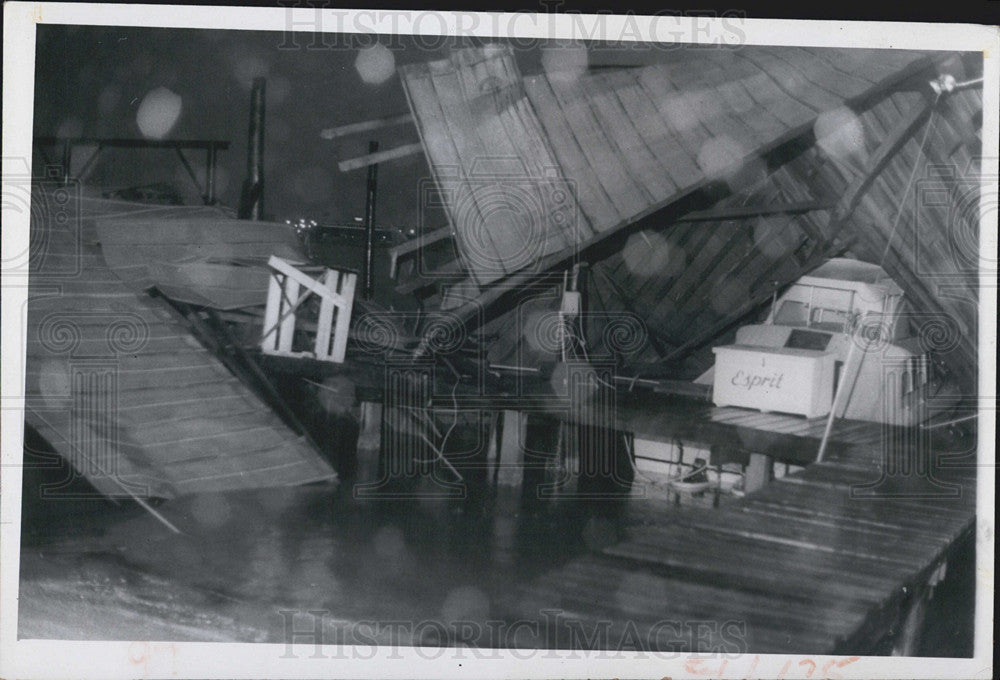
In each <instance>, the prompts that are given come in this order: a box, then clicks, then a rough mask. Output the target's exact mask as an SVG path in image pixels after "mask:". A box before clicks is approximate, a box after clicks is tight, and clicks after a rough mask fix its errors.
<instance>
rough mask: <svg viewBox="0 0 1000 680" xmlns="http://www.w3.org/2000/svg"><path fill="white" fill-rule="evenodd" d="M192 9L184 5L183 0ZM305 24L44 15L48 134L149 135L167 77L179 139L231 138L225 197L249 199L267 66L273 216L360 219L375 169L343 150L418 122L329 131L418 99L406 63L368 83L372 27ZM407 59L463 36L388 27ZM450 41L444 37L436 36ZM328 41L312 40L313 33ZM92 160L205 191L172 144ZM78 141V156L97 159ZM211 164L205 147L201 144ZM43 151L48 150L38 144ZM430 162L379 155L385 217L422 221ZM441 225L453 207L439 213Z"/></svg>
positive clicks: (42, 119)
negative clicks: (129, 24)
mask: <svg viewBox="0 0 1000 680" xmlns="http://www.w3.org/2000/svg"><path fill="white" fill-rule="evenodd" d="M179 11H183V10H179ZM314 38H315V36H310V35H306V34H296V40H297V42H298V45H299V46H298V48H296V47H294V46H291V47H290V46H289V45H287V44H283V42H285V43H287V40H288V38H287V37H286V36H285V35H283V34H282V33H281V32H263V31H261V32H257V31H253V32H250V31H222V30H190V29H159V28H114V27H89V26H54V25H40V26H39V27H38V48H37V65H36V79H35V118H34V130H35V134H36V135H46V136H48V135H60V136H87V137H136V138H137V137H141V133H140V131H139V127H138V125H137V122H136V114H137V111H138V109H139V106H140V103H141V102H142V100H143V98H144V97H145V96H146V94H147V93H148V92H150V91H151V90H153V89H155V88H158V87H166V88H169V89H170V90H171V91H173V92H174V93H176V94H177V95H179V96H180V97H181V100H182V110H181V114H180V118H179V120H178V122H177V123H176V125H175V126H174V128H173V129H172V130H171V132H170V133H169V135H168V136H167V139H221V140H228V141H229V142H230V144H231V146H230V149H229V150H228V151H226V152H223V153H222V154H221V156H220V162H219V171H218V179H217V189H218V196H219V200H220V201H221V202H222V203H223V204H226V205H230V206H233V207H235V206H236V205H237V203H238V201H239V195H240V188H241V185H242V183H243V180H244V178H245V175H246V147H247V126H248V122H249V106H250V90H251V83H252V80H253V78H254V76H265V77H266V79H267V111H266V139H265V211H266V216H268V217H270V218H273V219H279V220H284V219H295V218H298V217H307V218H313V219H317V220H321V221H325V222H339V223H344V222H350V221H351V220H353V218H355V217H360V216H361V215H363V213H364V196H365V171H364V170H363V169H362V170H355V171H352V172H348V173H341V172H340V171H339V170H338V169H337V161H338V160H343V159H345V158H350V157H354V156H358V155H362V154H364V153H367V150H368V141H369V139H372V138H374V139H377V140H378V141H379V143H380V146H381V149H383V150H384V149H389V148H392V147H394V146H397V145H399V144H405V143H411V142H415V141H417V134H416V129H415V128H414V127H413V126H412V125H404V126H397V127H394V128H389V129H387V130H383V131H380V132H379V133H377V136H376V137H371V136H370V135H369V134H363V135H358V136H355V137H351V138H345V139H341V140H336V141H327V140H322V139H320V138H319V133H320V130H322V129H323V128H326V127H332V126H335V125H342V124H346V123H354V122H358V121H363V120H368V119H372V118H379V117H382V116H387V115H392V114H396V113H403V112H406V111H408V107H407V105H406V98H405V95H404V93H403V89H402V85H401V84H400V80H399V77H398V75H393V76H392V77H391V78H390V79H389V80H388V81H386V82H384V83H382V84H380V85H369V84H365V83H364V82H363V81H362V79H361V77H360V76H359V74H358V71H357V70H356V69H355V68H354V61H355V59H356V57H357V55H358V48H359V47H361V46H364V45H369V44H371V40H372V39H373V38H371V37H366V36H353V37H345V36H333V35H328V36H326V37H325V38H324V40H325V44H324V43H317V41H316V40H315V39H314ZM381 42H382V43H383V44H386V45H387V46H388V47H389V48H390V49H391V50H392V52H393V54H394V56H395V59H396V65H397V66H399V65H401V64H404V63H409V62H413V61H427V60H430V59H434V58H442V57H444V56H445V55H446V54H447V53H448V52H449V50H450V49H451V47H453V46H455V43H454V41H446V40H444V39H439V40H433V43H432V44H428V43H426V42H425V43H424V44H420V45H418V44H416V43H415V42H414V41H413V40H412V39H411V38H409V37H407V36H401V37H400V36H394V37H392V38H391V40H390V39H387V38H384V37H383V38H382V39H381ZM434 43H436V44H434ZM310 44H312V45H314V46H316V45H318V46H319V49H307V46H308V45H310ZM538 59H539V57H538V51H537V50H535V49H521V50H518V60H519V63H520V66H521V68H522V70H523V71H524V72H526V73H531V72H537V71H538V70H540V68H539V66H538V63H539V62H538ZM105 153H106V155H105V156H103V160H102V161H101V162H100V163H99V164H98V165H97V166H95V167H94V168H93V169H92V171H91V172H90V173H89V174H88V184H90V185H93V186H100V187H102V188H108V187H113V188H120V187H127V186H133V185H138V184H148V183H154V182H164V181H166V182H171V183H172V184H173V185H175V186H176V187H177V188H178V189H180V190H182V192H186V194H185V196H186V198H187V199H188V200H195V201H196V200H197V196H198V193H197V191H196V190H195V189H194V187H193V184H192V183H191V181H190V178H188V176H187V174H186V172H185V171H184V169H183V167H182V166H181V164H180V163H179V161H178V160H177V159H176V156H174V155H172V154H173V152H168V151H141V152H134V151H112V152H105ZM86 155H87V154H86V153H85V152H80V153H77V154H76V156H75V158H74V167H77V168H78V167H79V164H80V163H82V162H83V160H85V156H86ZM189 158H190V160H191V161H192V165H195V166H196V169H198V171H199V172H203V167H204V157H203V153H197V154H196V153H194V152H192V153H191V154H190V156H189ZM35 162H36V163H39V162H40V160H39V157H38V156H37V155H36V161H35ZM429 176H430V175H429V170H428V168H427V165H426V162H425V160H424V157H423V155H422V154H418V155H413V156H410V157H408V158H405V159H401V160H396V161H392V162H389V163H383V164H382V165H380V167H379V194H378V206H377V216H378V220H377V221H378V224H379V225H380V226H403V227H411V226H419V224H418V223H419V221H420V211H419V206H418V195H419V183H420V181H421V179H424V178H428V177H429ZM431 220H433V221H438V220H440V223H439V224H429V225H427V226H429V227H436V226H441V224H443V217H439V216H435V217H432V218H430V219H429V220H428V221H431Z"/></svg>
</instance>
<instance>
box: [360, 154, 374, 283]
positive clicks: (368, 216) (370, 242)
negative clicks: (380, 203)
mask: <svg viewBox="0 0 1000 680" xmlns="http://www.w3.org/2000/svg"><path fill="white" fill-rule="evenodd" d="M376 151H378V142H376V141H371V142H368V153H369V154H373V153H375V152H376ZM377 185H378V163H373V164H372V165H369V166H368V188H367V195H366V197H365V266H364V272H363V273H364V277H363V278H364V280H365V299H366V300H371V299H372V296H373V295H374V293H375V277H374V272H373V271H372V270H373V269H374V259H375V189H376V187H377Z"/></svg>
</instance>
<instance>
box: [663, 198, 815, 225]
mask: <svg viewBox="0 0 1000 680" xmlns="http://www.w3.org/2000/svg"><path fill="white" fill-rule="evenodd" d="M833 208H834V204H833V203H829V202H824V201H798V202H795V203H786V204H780V205H741V206H732V207H728V206H727V207H722V208H711V209H709V210H697V211H694V212H689V213H688V214H686V215H682V216H681V217H678V218H677V219H676V220H674V222H675V223H681V222H715V221H720V222H721V221H726V220H735V219H741V218H744V217H760V216H762V215H797V214H800V213H806V212H814V211H818V210H832V209H833Z"/></svg>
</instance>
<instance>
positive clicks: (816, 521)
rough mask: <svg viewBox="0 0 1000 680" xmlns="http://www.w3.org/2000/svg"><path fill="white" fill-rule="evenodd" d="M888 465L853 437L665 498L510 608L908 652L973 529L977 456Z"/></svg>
mask: <svg viewBox="0 0 1000 680" xmlns="http://www.w3.org/2000/svg"><path fill="white" fill-rule="evenodd" d="M887 469H888V468H887V467H886V465H885V462H884V461H882V453H881V451H880V449H879V448H878V447H870V446H853V447H848V448H846V449H841V450H839V451H837V452H835V453H833V454H831V455H830V457H829V459H828V460H827V461H826V462H824V463H821V464H813V465H810V466H809V467H807V468H806V469H804V470H802V471H800V472H797V473H793V474H791V475H788V476H786V477H784V478H782V479H780V480H777V481H774V482H772V483H771V484H769V485H768V486H766V487H765V488H764V489H762V490H760V491H758V492H756V493H752V494H748V495H747V496H746V497H745V498H743V499H741V500H739V501H738V502H736V503H735V504H733V505H730V506H728V507H726V508H723V509H718V510H705V509H700V508H676V509H672V510H670V509H668V510H665V511H664V513H665V514H663V515H662V516H659V517H658V518H657V520H656V521H655V524H654V525H645V526H635V527H632V528H631V529H630V530H629V531H628V535H627V537H626V538H625V540H623V541H621V542H619V543H617V544H615V545H612V546H610V547H608V548H605V549H604V550H603V551H602V552H601V553H593V554H588V555H586V556H584V557H580V558H576V559H573V560H571V561H570V562H568V563H567V564H565V565H564V566H562V567H559V568H556V569H554V570H552V571H549V572H548V573H546V574H544V575H542V576H541V577H539V578H537V579H535V580H533V581H531V582H530V583H528V584H527V585H526V586H525V587H524V588H523V590H522V591H521V592H519V593H517V595H516V596H514V597H513V598H512V601H511V607H512V609H513V611H514V612H515V614H516V615H517V616H520V617H525V618H527V619H529V620H540V619H541V618H542V616H543V614H542V613H541V612H542V611H543V610H548V609H552V610H557V611H559V612H560V615H561V616H563V617H564V618H565V619H566V620H567V621H570V622H574V621H575V622H576V624H574V625H577V626H578V627H579V626H582V628H580V630H584V631H594V630H596V629H597V628H596V627H597V626H600V625H602V624H601V622H602V621H604V622H610V624H611V625H610V628H609V629H608V630H607V631H606V634H607V636H608V640H610V641H612V644H614V641H616V640H622V639H632V640H633V642H634V641H635V640H636V639H638V640H639V643H638V644H639V646H640V647H641V648H642V649H646V650H666V651H702V652H713V651H714V652H730V653H736V652H750V653H810V654H859V653H865V652H868V653H871V652H872V650H873V649H874V648H875V646H876V644H878V643H879V641H881V640H883V639H885V638H886V636H888V635H890V634H891V633H892V632H894V631H902V634H901V635H899V636H898V637H897V638H896V639H892V638H891V637H890V644H891V645H892V647H893V649H894V650H896V651H901V652H905V653H908V654H913V653H914V648H913V645H914V644H915V638H916V633H915V632H914V631H915V630H917V629H919V625H920V620H921V617H922V615H923V611H924V608H925V607H926V603H927V600H928V598H929V594H930V592H931V590H932V587H933V585H934V583H935V582H936V581H937V580H938V579H939V577H940V576H941V575H942V571H941V570H942V567H943V566H944V565H947V561H948V559H949V557H950V556H951V555H952V554H953V553H954V552H955V550H956V549H957V546H959V545H960V544H962V543H963V542H964V541H966V540H968V539H970V538H971V537H972V536H973V534H974V525H975V512H976V489H975V486H976V468H975V467H974V466H967V467H959V466H953V467H944V466H938V467H937V469H935V470H933V471H932V474H931V475H929V476H928V475H920V474H918V473H917V471H915V470H911V471H909V472H908V474H898V475H887V474H883V471H885V470H887ZM550 616H551V614H550ZM699 624H704V625H701V626H700V627H699ZM604 625H607V624H604ZM555 630H557V631H558V630H560V629H559V628H556V629H555ZM569 630H570V627H568V626H564V627H563V628H562V631H563V633H566V632H567V631H569ZM633 631H634V632H633ZM547 632H548V634H549V635H551V633H552V629H551V627H550V630H549V631H547ZM630 635H631V636H632V637H631V638H629V637H628V636H630ZM636 636H637V637H636ZM579 642H580V639H579V638H576V639H574V638H573V637H572V636H568V635H563V637H562V638H559V639H558V640H557V645H558V646H562V647H572V646H573V645H575V644H578V643H579ZM549 644H551V642H550V643H549ZM628 648H630V649H631V648H634V647H628Z"/></svg>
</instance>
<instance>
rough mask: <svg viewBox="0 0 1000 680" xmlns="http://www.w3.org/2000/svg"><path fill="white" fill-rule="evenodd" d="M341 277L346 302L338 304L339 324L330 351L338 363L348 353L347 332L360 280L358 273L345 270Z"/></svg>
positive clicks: (342, 293)
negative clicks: (356, 287)
mask: <svg viewBox="0 0 1000 680" xmlns="http://www.w3.org/2000/svg"><path fill="white" fill-rule="evenodd" d="M340 279H341V281H340V283H341V287H340V297H341V299H343V300H344V303H343V304H341V305H337V325H336V328H335V330H334V333H333V350H332V351H331V353H330V356H331V359H332V360H333V361H336V362H337V363H342V362H343V361H344V356H345V355H346V353H347V333H348V329H349V327H350V323H351V312H352V311H353V308H354V286H355V284H356V283H357V281H358V275H357V274H354V273H353V272H345V273H342V274H341V275H340Z"/></svg>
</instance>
